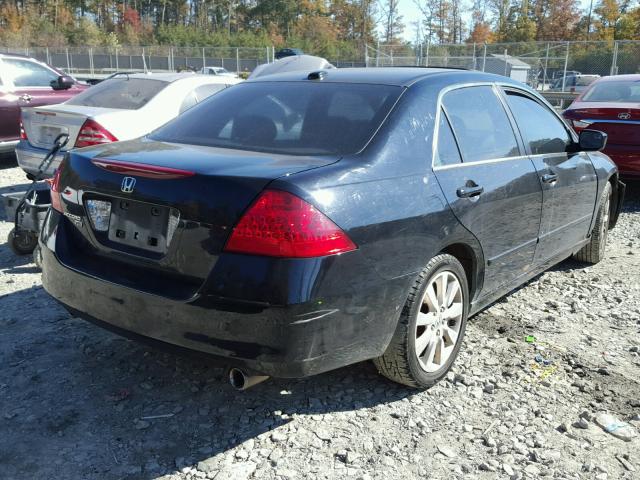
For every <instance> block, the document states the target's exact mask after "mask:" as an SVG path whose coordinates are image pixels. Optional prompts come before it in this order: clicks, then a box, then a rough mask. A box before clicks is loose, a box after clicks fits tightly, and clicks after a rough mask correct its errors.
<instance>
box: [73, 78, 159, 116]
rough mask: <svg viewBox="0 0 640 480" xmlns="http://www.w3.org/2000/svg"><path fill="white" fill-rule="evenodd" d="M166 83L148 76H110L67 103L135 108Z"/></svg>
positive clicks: (85, 105) (150, 97) (154, 94)
mask: <svg viewBox="0 0 640 480" xmlns="http://www.w3.org/2000/svg"><path fill="white" fill-rule="evenodd" d="M167 85H169V83H167V82H163V81H162V80H152V79H150V78H128V77H126V76H122V77H116V78H110V79H109V80H105V81H104V82H100V83H98V84H97V85H95V86H93V87H91V88H88V89H86V90H85V91H84V92H82V93H80V94H79V95H76V96H75V97H73V98H72V99H71V100H69V101H68V102H67V105H81V106H83V107H102V108H119V109H124V110H137V109H139V108H142V107H144V106H145V105H146V104H147V103H148V102H149V100H151V99H152V98H153V97H155V96H156V94H157V93H158V92H159V91H160V90H162V89H163V88H165V87H166V86H167Z"/></svg>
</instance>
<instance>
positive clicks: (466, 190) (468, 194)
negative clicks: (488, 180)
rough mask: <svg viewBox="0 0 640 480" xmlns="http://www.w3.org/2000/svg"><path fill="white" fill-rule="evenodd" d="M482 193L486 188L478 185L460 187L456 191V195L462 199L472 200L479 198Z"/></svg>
mask: <svg viewBox="0 0 640 480" xmlns="http://www.w3.org/2000/svg"><path fill="white" fill-rule="evenodd" d="M482 192H484V188H483V187H481V186H479V185H476V186H474V187H460V188H459V189H458V190H456V194H457V195H458V197H460V198H472V197H477V196H479V195H480V194H481V193H482Z"/></svg>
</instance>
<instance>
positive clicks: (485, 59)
mask: <svg viewBox="0 0 640 480" xmlns="http://www.w3.org/2000/svg"><path fill="white" fill-rule="evenodd" d="M486 65H487V42H485V43H484V53H483V54H482V71H483V72H484V68H485V66H486Z"/></svg>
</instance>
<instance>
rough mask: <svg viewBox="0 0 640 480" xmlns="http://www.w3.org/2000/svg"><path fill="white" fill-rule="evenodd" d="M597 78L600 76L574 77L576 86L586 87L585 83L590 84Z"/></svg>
mask: <svg viewBox="0 0 640 480" xmlns="http://www.w3.org/2000/svg"><path fill="white" fill-rule="evenodd" d="M598 78H600V77H596V76H593V77H585V76H582V77H576V86H577V87H586V86H587V85H591V84H592V83H593V82H595V81H596V80H597V79H598Z"/></svg>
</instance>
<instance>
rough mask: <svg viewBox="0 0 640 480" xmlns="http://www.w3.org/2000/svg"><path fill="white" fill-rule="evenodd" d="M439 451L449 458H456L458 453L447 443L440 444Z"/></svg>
mask: <svg viewBox="0 0 640 480" xmlns="http://www.w3.org/2000/svg"><path fill="white" fill-rule="evenodd" d="M438 451H439V452H440V453H441V454H442V455H444V456H445V457H447V458H455V457H456V456H457V455H458V454H457V453H456V451H455V450H454V449H453V448H451V447H449V446H447V445H438Z"/></svg>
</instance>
